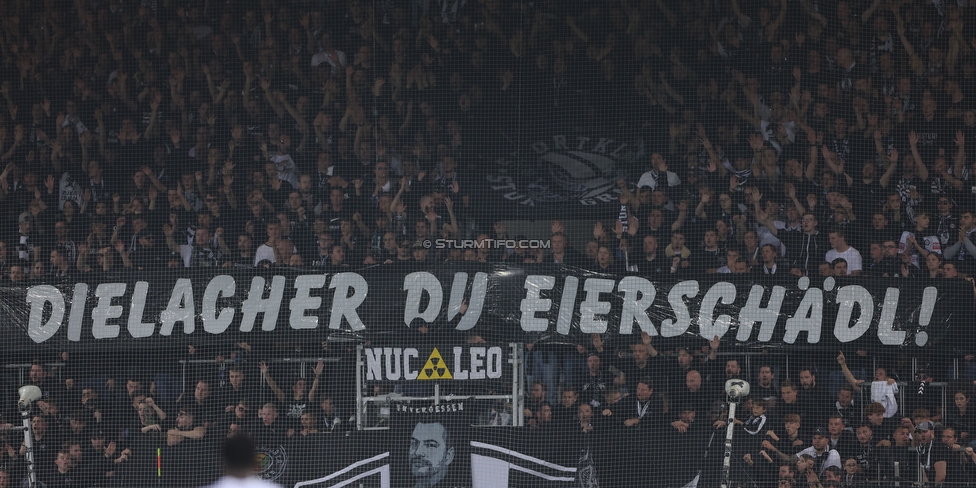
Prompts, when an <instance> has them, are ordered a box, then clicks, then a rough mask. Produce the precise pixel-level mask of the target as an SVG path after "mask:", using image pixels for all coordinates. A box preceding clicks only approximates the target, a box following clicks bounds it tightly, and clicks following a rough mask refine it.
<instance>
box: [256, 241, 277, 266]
mask: <svg viewBox="0 0 976 488" xmlns="http://www.w3.org/2000/svg"><path fill="white" fill-rule="evenodd" d="M265 259H267V260H268V261H271V262H272V263H275V262H276V261H275V253H274V249H271V246H269V245H267V244H261V245H260V246H258V249H257V250H256V251H254V265H255V266H257V265H258V263H260V262H261V261H264V260H265Z"/></svg>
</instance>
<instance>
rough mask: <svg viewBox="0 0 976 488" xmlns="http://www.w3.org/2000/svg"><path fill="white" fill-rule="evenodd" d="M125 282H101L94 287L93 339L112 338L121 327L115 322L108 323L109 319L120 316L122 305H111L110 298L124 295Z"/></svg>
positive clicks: (117, 333)
mask: <svg viewBox="0 0 976 488" xmlns="http://www.w3.org/2000/svg"><path fill="white" fill-rule="evenodd" d="M125 288H126V284H125V283H102V284H100V285H98V287H96V288H95V297H97V298H98V302H96V305H95V308H94V309H92V337H94V338H95V339H114V338H116V337H118V336H119V331H120V330H121V329H122V328H121V327H119V326H118V325H117V324H109V323H108V321H109V320H110V319H117V318H119V317H121V316H122V306H121V305H112V299H113V298H115V297H120V296H122V295H125Z"/></svg>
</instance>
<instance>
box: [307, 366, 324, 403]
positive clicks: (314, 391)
mask: <svg viewBox="0 0 976 488" xmlns="http://www.w3.org/2000/svg"><path fill="white" fill-rule="evenodd" d="M324 370H325V363H324V362H323V361H322V360H321V359H320V360H319V362H318V364H316V365H315V369H314V370H313V372H314V373H315V379H313V380H312V387H311V388H309V389H308V401H310V402H315V396H316V395H318V393H319V379H320V378H321V376H322V371H324Z"/></svg>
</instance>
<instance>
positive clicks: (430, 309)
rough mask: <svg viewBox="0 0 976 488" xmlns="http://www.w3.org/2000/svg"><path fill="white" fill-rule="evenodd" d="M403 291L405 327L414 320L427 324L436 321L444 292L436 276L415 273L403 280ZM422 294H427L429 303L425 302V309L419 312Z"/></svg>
mask: <svg viewBox="0 0 976 488" xmlns="http://www.w3.org/2000/svg"><path fill="white" fill-rule="evenodd" d="M403 289H404V290H406V292H407V301H406V303H405V304H404V306H403V323H404V324H406V325H407V327H409V326H410V324H411V323H412V322H413V320H414V319H416V318H420V319H421V320H423V321H424V322H427V323H428V324H429V323H431V322H433V321H434V320H436V319H437V315H438V314H440V311H441V305H442V304H443V303H444V290H443V289H442V288H441V282H440V281H439V280H438V279H437V277H436V276H434V275H433V274H431V273H428V272H426V271H415V272H413V273H410V274H408V275H407V276H406V277H404V278H403ZM424 292H427V295H428V296H429V297H430V301H429V302H427V308H425V309H424V310H423V311H420V301H421V299H422V298H423V296H424Z"/></svg>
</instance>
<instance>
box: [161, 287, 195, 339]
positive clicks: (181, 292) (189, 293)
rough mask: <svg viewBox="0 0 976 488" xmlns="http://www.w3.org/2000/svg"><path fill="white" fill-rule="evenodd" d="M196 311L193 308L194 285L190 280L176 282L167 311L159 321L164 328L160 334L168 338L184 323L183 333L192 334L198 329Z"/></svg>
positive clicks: (163, 312)
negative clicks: (179, 324)
mask: <svg viewBox="0 0 976 488" xmlns="http://www.w3.org/2000/svg"><path fill="white" fill-rule="evenodd" d="M195 316H196V311H195V310H194V306H193V283H192V282H190V279H189V278H180V279H178V280H176V285H174V286H173V294H172V295H171V296H170V297H169V305H167V306H166V310H163V311H162V313H160V314H159V321H160V322H162V326H161V327H160V328H159V334H160V335H164V336H168V335H170V334H172V333H173V327H174V326H175V325H176V323H177V322H183V333H184V334H192V333H193V331H194V330H195V329H196V322H195V320H196V319H195Z"/></svg>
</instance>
